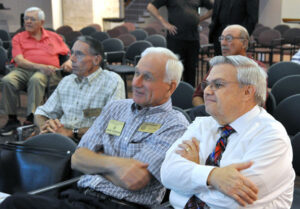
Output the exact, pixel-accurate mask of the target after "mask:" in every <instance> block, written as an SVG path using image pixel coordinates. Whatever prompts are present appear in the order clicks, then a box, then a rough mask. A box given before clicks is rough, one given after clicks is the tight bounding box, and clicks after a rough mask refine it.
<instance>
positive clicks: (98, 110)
mask: <svg viewBox="0 0 300 209" xmlns="http://www.w3.org/2000/svg"><path fill="white" fill-rule="evenodd" d="M100 113H101V108H90V109H85V110H83V115H84V117H86V118H90V117H93V116H99V115H100Z"/></svg>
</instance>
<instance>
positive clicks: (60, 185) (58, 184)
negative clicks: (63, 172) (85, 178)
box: [28, 176, 81, 195]
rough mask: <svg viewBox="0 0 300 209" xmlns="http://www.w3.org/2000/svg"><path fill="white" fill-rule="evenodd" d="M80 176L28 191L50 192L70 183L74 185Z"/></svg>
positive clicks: (32, 193) (31, 193) (35, 192)
mask: <svg viewBox="0 0 300 209" xmlns="http://www.w3.org/2000/svg"><path fill="white" fill-rule="evenodd" d="M80 177H81V176H77V177H74V178H72V179H68V180H66V181H62V182H59V183H57V184H53V185H51V186H47V187H43V188H40V189H37V190H33V191H31V192H28V194H30V195H36V194H41V193H44V192H49V191H52V190H54V189H59V188H62V187H65V186H69V185H72V184H74V183H76V182H77V181H79V179H80Z"/></svg>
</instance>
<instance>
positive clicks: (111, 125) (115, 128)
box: [105, 120, 125, 136]
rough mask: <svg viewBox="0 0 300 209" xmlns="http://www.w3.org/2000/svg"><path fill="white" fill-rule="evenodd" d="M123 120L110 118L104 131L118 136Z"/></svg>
mask: <svg viewBox="0 0 300 209" xmlns="http://www.w3.org/2000/svg"><path fill="white" fill-rule="evenodd" d="M124 125H125V122H122V121H118V120H110V121H109V122H108V126H107V128H106V130H105V133H107V134H111V135H114V136H120V135H121V133H122V130H123V128H124Z"/></svg>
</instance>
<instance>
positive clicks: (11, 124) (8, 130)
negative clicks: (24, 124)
mask: <svg viewBox="0 0 300 209" xmlns="http://www.w3.org/2000/svg"><path fill="white" fill-rule="evenodd" d="M19 126H21V123H20V121H18V120H16V121H12V120H8V121H7V123H6V124H5V126H3V127H2V128H1V129H0V134H1V135H2V136H9V135H12V134H13V133H14V131H15V130H16V129H17V128H18V127H19Z"/></svg>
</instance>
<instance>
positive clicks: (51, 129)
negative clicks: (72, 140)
mask: <svg viewBox="0 0 300 209" xmlns="http://www.w3.org/2000/svg"><path fill="white" fill-rule="evenodd" d="M44 133H58V134H61V135H64V136H67V137H72V135H73V133H72V130H70V129H66V128H65V127H64V125H63V124H61V123H60V121H59V120H58V119H55V120H53V119H49V120H47V121H46V123H45V124H44V125H43V126H42V127H41V129H40V134H44Z"/></svg>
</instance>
